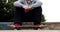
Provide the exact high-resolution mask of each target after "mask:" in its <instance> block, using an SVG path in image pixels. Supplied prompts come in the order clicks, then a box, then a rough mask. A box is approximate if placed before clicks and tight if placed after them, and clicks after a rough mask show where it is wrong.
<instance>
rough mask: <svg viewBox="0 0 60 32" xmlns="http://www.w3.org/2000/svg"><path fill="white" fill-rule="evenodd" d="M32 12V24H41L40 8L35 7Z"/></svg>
mask: <svg viewBox="0 0 60 32" xmlns="http://www.w3.org/2000/svg"><path fill="white" fill-rule="evenodd" d="M32 11H33V14H34V15H33V21H34V24H41V15H42V8H41V7H37V8H35V9H33V10H32Z"/></svg>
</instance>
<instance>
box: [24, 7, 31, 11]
mask: <svg viewBox="0 0 60 32" xmlns="http://www.w3.org/2000/svg"><path fill="white" fill-rule="evenodd" d="M23 8H24V9H25V12H29V11H30V9H31V7H29V6H23Z"/></svg>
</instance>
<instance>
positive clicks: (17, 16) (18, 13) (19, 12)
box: [14, 7, 24, 24]
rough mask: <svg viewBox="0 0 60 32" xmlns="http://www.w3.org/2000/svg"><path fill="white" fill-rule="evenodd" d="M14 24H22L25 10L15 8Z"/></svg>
mask: <svg viewBox="0 0 60 32" xmlns="http://www.w3.org/2000/svg"><path fill="white" fill-rule="evenodd" d="M14 12H15V13H14V24H16V23H18V24H22V17H23V16H24V9H23V8H21V7H15V11H14Z"/></svg>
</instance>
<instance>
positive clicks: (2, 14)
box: [0, 0, 45, 22]
mask: <svg viewBox="0 0 60 32" xmlns="http://www.w3.org/2000/svg"><path fill="white" fill-rule="evenodd" d="M14 1H15V0H9V2H8V3H6V0H0V21H3V22H4V21H13V19H14V6H13V2H14ZM41 20H42V22H44V21H45V17H44V15H42V18H41Z"/></svg>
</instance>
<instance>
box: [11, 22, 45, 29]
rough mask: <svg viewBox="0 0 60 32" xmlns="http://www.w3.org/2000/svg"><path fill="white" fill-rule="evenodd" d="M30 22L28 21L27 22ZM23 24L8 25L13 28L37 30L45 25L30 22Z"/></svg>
mask: <svg viewBox="0 0 60 32" xmlns="http://www.w3.org/2000/svg"><path fill="white" fill-rule="evenodd" d="M29 23H30V22H29ZM29 23H28V24H27V23H25V24H26V25H25V24H23V25H22V26H18V27H15V26H14V25H10V27H12V28H13V29H14V30H21V29H34V30H38V29H41V28H43V27H45V26H44V25H40V26H35V25H32V24H31V23H30V24H29Z"/></svg>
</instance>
